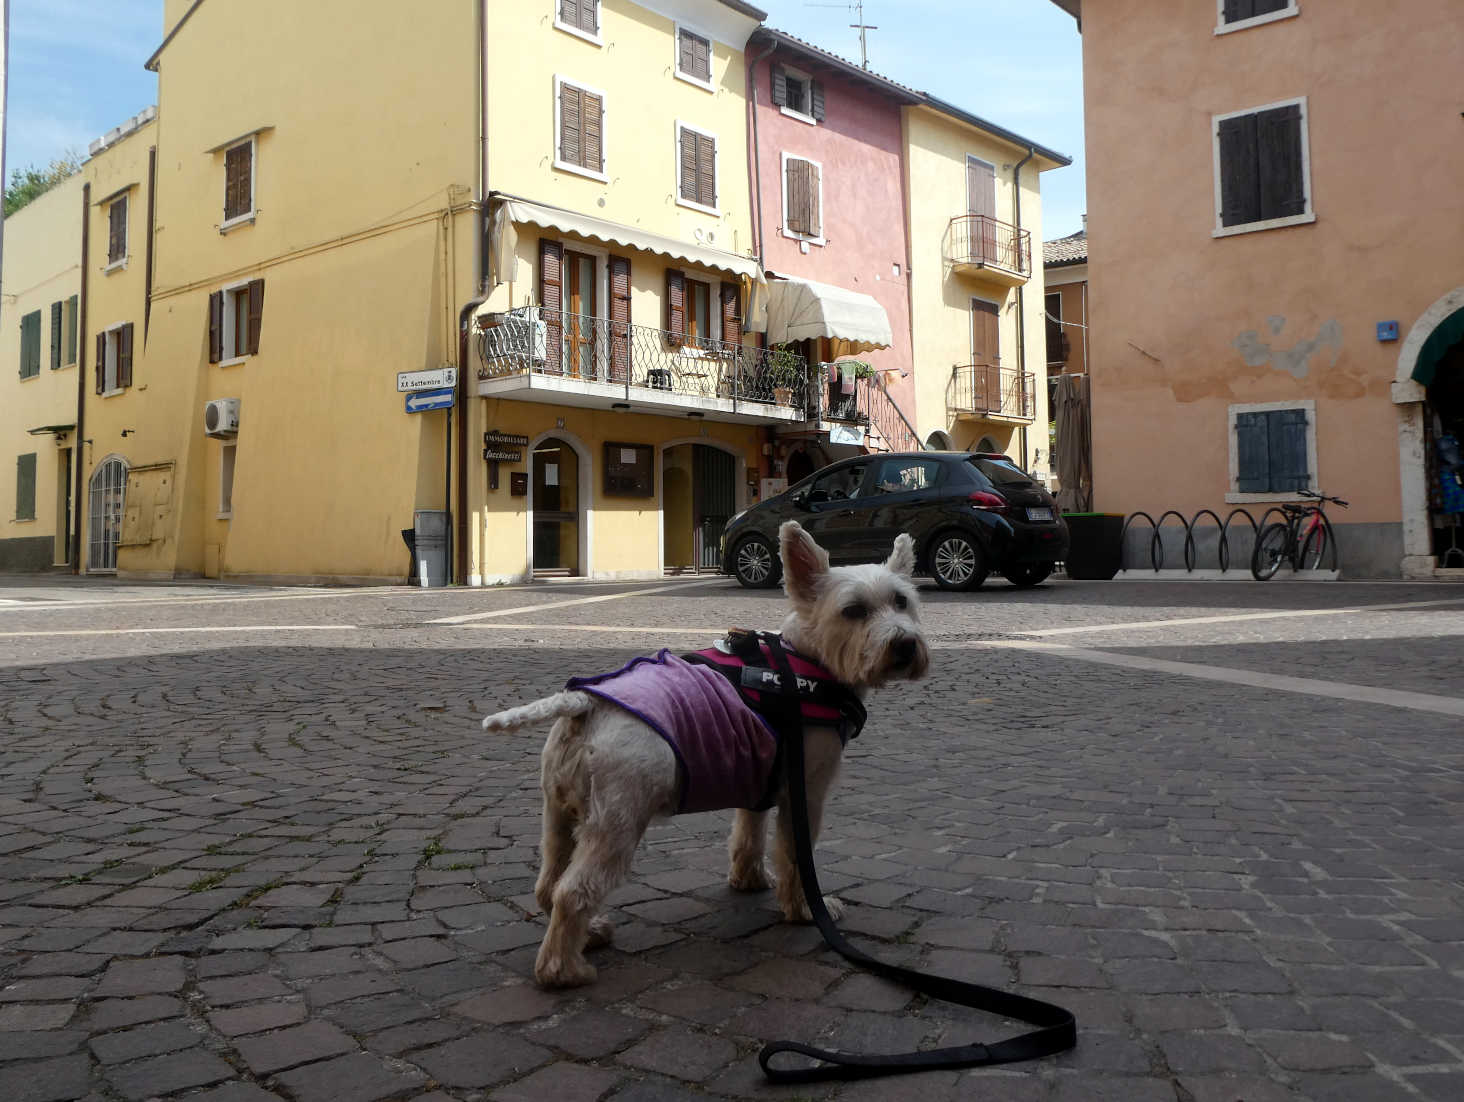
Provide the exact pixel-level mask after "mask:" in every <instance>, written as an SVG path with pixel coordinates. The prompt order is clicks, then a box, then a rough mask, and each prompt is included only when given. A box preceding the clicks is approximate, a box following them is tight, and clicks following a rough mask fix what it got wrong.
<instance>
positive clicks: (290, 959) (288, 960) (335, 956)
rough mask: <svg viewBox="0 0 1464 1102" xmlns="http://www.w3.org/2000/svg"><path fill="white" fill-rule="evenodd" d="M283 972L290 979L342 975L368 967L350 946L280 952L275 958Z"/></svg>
mask: <svg viewBox="0 0 1464 1102" xmlns="http://www.w3.org/2000/svg"><path fill="white" fill-rule="evenodd" d="M276 959H277V960H278V961H279V963H280V966H281V968H282V970H283V971H284V974H285V976H286V977H287V978H289V979H292V980H299V979H313V978H315V977H317V976H336V975H344V974H346V973H348V972H362V971H365V970H366V969H367V967H368V965H367V963H366V961H365V959H364V958H363V957H362V956H361V954H360V953H359V952H357V951H355V950H353V949H350V948H344V947H343V948H339V949H314V950H310V951H307V952H300V953H281V954H280V955H279V956H278V957H277V958H276Z"/></svg>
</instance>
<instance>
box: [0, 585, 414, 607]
mask: <svg viewBox="0 0 1464 1102" xmlns="http://www.w3.org/2000/svg"><path fill="white" fill-rule="evenodd" d="M395 596H404V594H400V593H398V592H396V591H394V590H375V589H364V590H363V589H354V590H353V589H329V590H312V591H310V592H308V593H256V594H240V595H239V596H237V597H234V596H218V597H135V598H134V597H118V598H114V599H111V600H97V601H88V600H76V601H15V602H0V604H13V606H14V607H15V608H16V609H18V610H20V611H23V612H31V611H35V612H56V611H58V610H59V611H66V610H71V611H76V612H90V611H91V610H92V609H94V608H140V607H144V606H147V605H168V606H170V607H172V606H174V605H218V604H235V603H243V602H246V601H312V600H316V599H319V598H323V597H395Z"/></svg>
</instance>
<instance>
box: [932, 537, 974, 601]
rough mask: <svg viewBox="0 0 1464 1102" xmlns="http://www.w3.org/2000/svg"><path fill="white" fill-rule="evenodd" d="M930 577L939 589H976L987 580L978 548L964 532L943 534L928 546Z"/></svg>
mask: <svg viewBox="0 0 1464 1102" xmlns="http://www.w3.org/2000/svg"><path fill="white" fill-rule="evenodd" d="M930 576H931V577H932V578H934V579H935V584H936V585H938V586H940V587H941V588H942V589H975V588H976V587H977V586H979V585H980V584H981V583H982V582H984V581H986V562H985V560H984V558H983V556H982V554H981V548H979V547H977V546H976V543H975V541H974V540H972V539H971V537H970V536H968V535H966V534H965V533H964V532H942V533H941V534H940V535H938V536H936V537H935V541H934V543H932V544H931V549H930Z"/></svg>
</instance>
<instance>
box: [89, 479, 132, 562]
mask: <svg viewBox="0 0 1464 1102" xmlns="http://www.w3.org/2000/svg"><path fill="white" fill-rule="evenodd" d="M90 485H91V491H90V492H91V524H90V526H89V527H88V529H87V545H88V547H89V548H90V553H89V554H88V556H87V569H88V570H92V571H102V570H116V569H117V540H118V538H119V537H120V536H121V535H122V510H123V508H124V506H125V503H126V498H127V462H126V460H124V459H121V458H120V457H118V456H115V455H114V456H111V457H109V458H108V459H105V460H103V461H102V464H101V466H99V467H98V468H97V469H96V470H95V471H94V472H92V476H91V484H90Z"/></svg>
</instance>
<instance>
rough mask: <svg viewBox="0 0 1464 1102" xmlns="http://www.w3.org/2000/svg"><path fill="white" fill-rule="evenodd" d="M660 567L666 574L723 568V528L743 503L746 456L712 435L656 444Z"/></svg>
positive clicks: (744, 497)
mask: <svg viewBox="0 0 1464 1102" xmlns="http://www.w3.org/2000/svg"><path fill="white" fill-rule="evenodd" d="M660 453H661V464H660V466H661V478H660V483H659V492H660V503H661V568H662V570H663V572H665V573H668V574H673V573H675V574H681V573H696V572H698V571H715V570H718V569H719V568H720V567H721V562H722V560H721V539H722V529H723V528H724V527H725V526H726V524H727V521H729V520H730V519H732V516H733V514H734V513H736V512H737V511H738V510H739V509H741V508H743V506H744V505H745V504H746V495H745V493H744V491H743V489H742V486H743V484H744V483H745V481H746V479H747V460H746V459H745V458H744V457H743V455H742V453H741V452H739V451H738V450H737V449H736V448H734V447H732V446H730V445H728V444H724V443H722V442H720V441H718V440H713V439H711V438H710V437H705V436H698V437H691V438H687V439H681V440H668V441H667V442H666V443H664V444H662V445H661V446H660Z"/></svg>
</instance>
